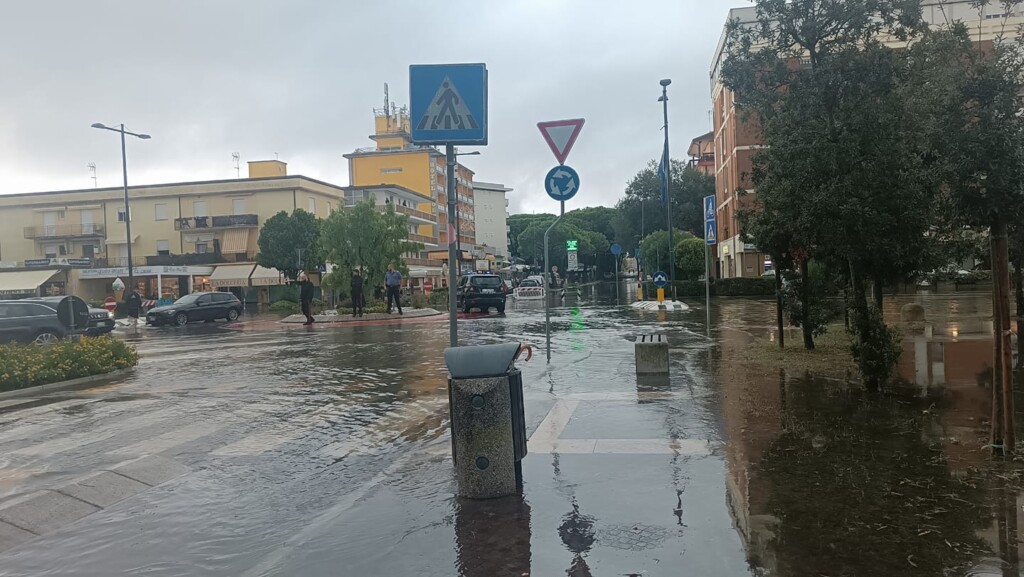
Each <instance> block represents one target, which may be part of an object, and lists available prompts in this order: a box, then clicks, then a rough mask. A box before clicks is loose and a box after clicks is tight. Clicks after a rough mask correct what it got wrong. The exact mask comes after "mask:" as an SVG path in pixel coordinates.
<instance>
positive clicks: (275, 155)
mask: <svg viewBox="0 0 1024 577" xmlns="http://www.w3.org/2000/svg"><path fill="white" fill-rule="evenodd" d="M274 160H281V159H280V158H278V157H277V153H276V152H275V153H274Z"/></svg>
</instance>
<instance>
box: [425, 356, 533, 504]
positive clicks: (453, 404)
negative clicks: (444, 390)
mask: <svg viewBox="0 0 1024 577" xmlns="http://www.w3.org/2000/svg"><path fill="white" fill-rule="evenodd" d="M520 348H521V345H520V344H519V343H507V344H498V345H484V346H477V347H452V348H448V349H445V351H444V357H445V363H446V364H447V365H448V372H449V374H450V375H451V377H450V378H449V380H448V402H449V409H450V411H451V431H452V458H453V460H454V461H455V479H456V482H457V485H458V493H459V496H460V497H467V498H470V499H492V498H496V497H506V496H508V495H514V494H516V493H517V492H518V491H519V488H520V487H521V486H522V465H521V461H522V459H523V457H525V456H526V418H525V414H524V407H523V379H522V373H520V372H519V370H517V369H515V368H514V367H513V366H512V363H513V362H514V361H515V358H516V356H517V355H518V354H519V351H520Z"/></svg>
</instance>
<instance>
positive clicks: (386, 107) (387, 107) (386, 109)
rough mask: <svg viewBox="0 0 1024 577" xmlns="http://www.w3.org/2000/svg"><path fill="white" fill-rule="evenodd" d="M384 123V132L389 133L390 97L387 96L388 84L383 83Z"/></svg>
mask: <svg viewBox="0 0 1024 577" xmlns="http://www.w3.org/2000/svg"><path fill="white" fill-rule="evenodd" d="M384 116H385V118H386V120H385V121H384V126H385V129H386V130H385V132H391V97H390V96H389V95H388V83H387V82H385V83H384Z"/></svg>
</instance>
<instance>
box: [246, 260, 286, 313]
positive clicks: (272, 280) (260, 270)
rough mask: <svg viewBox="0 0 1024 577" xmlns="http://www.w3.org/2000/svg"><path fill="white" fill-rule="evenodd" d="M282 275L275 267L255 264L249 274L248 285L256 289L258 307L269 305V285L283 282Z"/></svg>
mask: <svg viewBox="0 0 1024 577" xmlns="http://www.w3.org/2000/svg"><path fill="white" fill-rule="evenodd" d="M285 282H286V281H285V278H284V275H282V274H281V273H280V272H279V271H278V270H277V269H276V268H267V267H262V266H259V265H256V268H255V269H253V271H252V274H250V275H249V283H250V286H252V288H253V289H254V290H255V291H256V302H258V303H259V306H260V307H266V306H270V287H272V286H278V285H283V284H285Z"/></svg>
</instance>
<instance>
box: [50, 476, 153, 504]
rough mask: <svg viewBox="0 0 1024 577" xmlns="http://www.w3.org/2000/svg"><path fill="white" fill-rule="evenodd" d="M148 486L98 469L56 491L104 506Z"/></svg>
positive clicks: (121, 499)
mask: <svg viewBox="0 0 1024 577" xmlns="http://www.w3.org/2000/svg"><path fill="white" fill-rule="evenodd" d="M148 488H149V485H146V484H145V483H140V482H139V481H136V480H135V479H129V478H128V477H125V476H124V475H118V474H117V473H113V472H111V471H100V472H99V473H93V474H91V475H89V476H87V477H83V478H81V479H78V480H77V481H75V482H73V483H69V484H67V485H64V486H63V487H60V488H58V489H57V491H58V492H61V493H64V494H65V495H70V496H71V497H74V498H76V499H80V500H82V501H85V502H86V503H89V504H90V505H95V506H97V507H102V508H105V507H109V506H111V505H113V504H114V503H117V502H118V501H123V500H124V499H127V498H128V497H131V496H133V495H135V494H138V493H141V492H142V491H145V490H146V489H148Z"/></svg>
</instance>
